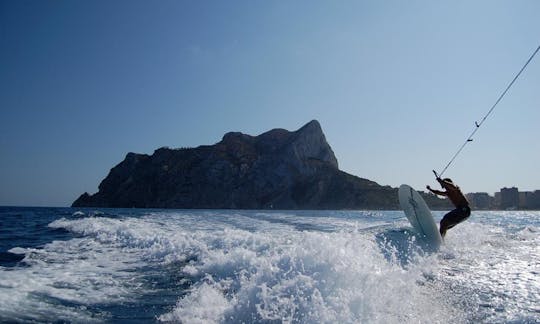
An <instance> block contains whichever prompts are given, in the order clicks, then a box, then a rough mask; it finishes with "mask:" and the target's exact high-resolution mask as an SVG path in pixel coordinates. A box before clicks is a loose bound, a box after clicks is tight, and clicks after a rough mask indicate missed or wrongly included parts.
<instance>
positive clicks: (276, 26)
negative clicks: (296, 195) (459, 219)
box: [0, 0, 540, 206]
mask: <svg viewBox="0 0 540 324" xmlns="http://www.w3.org/2000/svg"><path fill="white" fill-rule="evenodd" d="M539 13H540V1H537V0H530V1H526V0H517V1H510V0H507V1H498V0H478V1H469V0H466V1H465V0H457V1H429V0H425V1H415V0H413V1H379V0H373V1H347V0H345V1H262V0H261V1H258V0H249V1H188V0H186V1H169V0H162V1H137V0H129V1H104V0H98V1H72V0H69V1H62V0H58V1H43V0H34V1H26V0H13V1H11V0H0V205H12V206H69V205H71V203H72V202H73V201H74V200H75V199H76V198H77V197H78V196H79V195H80V194H82V193H83V192H85V191H86V192H89V193H95V192H96V191H97V189H98V185H99V183H100V182H101V180H102V179H103V178H105V176H106V175H107V174H108V172H109V170H110V169H111V168H112V167H113V166H115V165H116V164H118V163H119V162H121V161H122V160H123V159H124V157H125V155H126V154H127V153H128V152H136V153H146V154H152V152H153V151H154V150H155V149H157V148H159V147H163V146H168V147H172V148H178V147H196V146H199V145H209V144H214V143H217V142H219V141H220V140H221V138H222V136H223V135H224V134H225V133H227V132H229V131H239V132H243V133H246V134H250V135H258V134H261V133H263V132H266V131H268V130H270V129H273V128H284V129H288V130H291V131H293V130H296V129H298V128H300V127H301V126H303V125H304V124H306V123H308V122H309V121H311V120H313V119H316V120H318V121H319V122H320V124H321V126H322V128H323V131H324V133H325V135H326V139H327V141H328V142H329V144H330V145H331V147H332V149H333V151H334V153H335V155H336V157H337V159H338V162H339V166H340V169H341V170H343V171H346V172H348V173H351V174H353V175H356V176H359V177H362V178H367V179H370V180H373V181H376V182H377V183H379V184H381V185H390V186H392V187H397V186H399V185H400V184H402V183H407V184H409V185H411V186H413V187H415V188H416V189H419V190H423V189H424V188H425V186H426V185H427V184H430V185H432V186H434V187H436V182H435V180H434V177H433V174H432V172H431V170H433V169H435V170H437V171H441V170H442V169H443V168H444V166H445V165H446V164H447V163H448V161H449V160H450V159H451V158H452V156H453V155H454V153H455V152H456V151H457V150H458V148H459V147H460V146H461V145H462V144H463V143H464V141H465V140H466V138H467V137H468V135H469V134H470V133H471V132H472V131H473V130H474V127H475V125H474V123H475V121H480V120H481V119H482V117H483V116H484V115H485V114H486V113H487V111H488V110H489V109H490V108H491V106H492V105H493V104H494V102H495V101H496V99H497V98H498V96H499V95H500V94H501V93H502V91H503V90H504V89H505V88H506V86H507V85H508V84H509V82H510V81H511V80H512V78H513V77H514V76H515V75H516V73H517V72H518V71H519V69H520V68H521V67H522V66H523V64H524V63H525V62H526V61H527V59H528V58H529V57H530V55H531V54H532V53H533V52H534V50H535V49H536V48H537V47H538V46H539V45H540V19H539ZM539 90H540V55H539V56H538V57H536V58H535V59H534V60H533V61H532V62H531V63H530V64H529V66H528V68H527V69H526V70H525V72H524V73H523V74H522V76H521V77H520V78H519V79H518V81H517V82H516V83H515V84H514V86H513V87H512V88H511V89H510V91H509V92H508V93H507V95H506V97H505V98H504V99H503V100H502V101H501V102H500V103H499V105H498V106H497V107H496V108H495V109H494V111H493V113H492V114H491V115H490V116H489V118H488V119H487V120H486V121H485V123H484V124H483V125H482V127H481V128H480V129H479V130H478V132H477V133H476V135H475V136H474V140H473V142H470V143H469V144H468V145H467V146H466V147H465V149H464V150H463V151H462V152H461V154H460V155H459V156H458V157H457V159H456V160H455V162H454V163H453V164H452V165H451V166H450V167H449V168H448V170H447V171H446V173H445V176H448V177H451V178H452V179H453V180H454V182H455V183H456V184H458V185H459V186H460V187H461V188H462V190H463V191H464V192H488V193H490V194H493V193H494V192H496V191H499V189H500V188H502V187H512V186H516V187H518V188H519V190H520V191H530V190H536V189H540V172H539V171H538V169H539V166H540V150H538V148H537V143H538V139H539V138H540V136H539V135H540V127H538V125H537V124H538V122H539V121H540V91H539Z"/></svg>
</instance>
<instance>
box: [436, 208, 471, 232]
mask: <svg viewBox="0 0 540 324" xmlns="http://www.w3.org/2000/svg"><path fill="white" fill-rule="evenodd" d="M469 216H471V209H470V208H469V206H466V207H459V208H456V209H454V210H452V211H451V212H449V213H448V214H446V215H444V217H443V219H442V220H441V224H442V223H443V222H445V223H446V225H447V227H446V228H447V229H448V228H452V227H454V226H456V225H457V224H459V223H461V222H463V221H464V220H466V219H467V218H469Z"/></svg>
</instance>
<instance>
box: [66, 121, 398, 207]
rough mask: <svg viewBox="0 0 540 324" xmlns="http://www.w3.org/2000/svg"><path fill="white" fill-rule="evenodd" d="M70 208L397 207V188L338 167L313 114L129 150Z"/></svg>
mask: <svg viewBox="0 0 540 324" xmlns="http://www.w3.org/2000/svg"><path fill="white" fill-rule="evenodd" d="M73 206H74V207H140V208H216V209H229V208H238V209H267V208H275V209H316V208H324V209H344V208H351V209H352V208H397V207H398V201H397V189H394V188H390V187H383V186H380V185H378V184H376V183H375V182H372V181H369V180H366V179H361V178H358V177H355V176H352V175H350V174H347V173H345V172H342V171H340V170H339V169H338V162H337V159H336V157H335V155H334V152H333V151H332V149H331V147H330V145H328V143H327V142H326V138H325V136H324V134H323V132H322V129H321V126H320V125H319V123H318V122H317V121H311V122H309V123H308V124H306V125H305V126H303V127H302V128H300V129H299V130H297V131H295V132H289V131H287V130H283V129H274V130H271V131H269V132H266V133H264V134H261V135H259V136H249V135H245V134H242V133H227V134H226V135H225V136H224V137H223V139H222V140H221V141H220V142H219V143H217V144H215V145H211V146H200V147H197V148H190V149H168V148H161V149H158V150H156V151H155V152H154V154H152V155H146V154H135V153H128V154H127V156H126V158H125V159H124V161H122V162H121V163H120V164H118V165H117V166H115V167H114V168H113V169H111V171H110V173H109V175H108V176H107V177H106V178H105V179H104V180H103V181H102V182H101V184H100V185H99V191H98V192H97V193H96V194H94V195H89V194H88V193H84V194H83V195H81V196H80V197H79V198H78V199H77V200H76V201H75V202H74V203H73Z"/></svg>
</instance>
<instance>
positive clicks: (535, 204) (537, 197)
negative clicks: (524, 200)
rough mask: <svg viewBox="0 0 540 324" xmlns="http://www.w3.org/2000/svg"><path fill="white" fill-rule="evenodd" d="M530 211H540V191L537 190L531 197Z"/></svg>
mask: <svg viewBox="0 0 540 324" xmlns="http://www.w3.org/2000/svg"><path fill="white" fill-rule="evenodd" d="M527 208H528V209H540V190H535V191H533V192H532V194H531V195H530V197H529V200H528V207H527Z"/></svg>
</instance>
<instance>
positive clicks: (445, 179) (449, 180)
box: [443, 178, 454, 184]
mask: <svg viewBox="0 0 540 324" xmlns="http://www.w3.org/2000/svg"><path fill="white" fill-rule="evenodd" d="M443 181H444V182H450V183H451V184H454V182H452V179H450V178H444V179H443Z"/></svg>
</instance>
